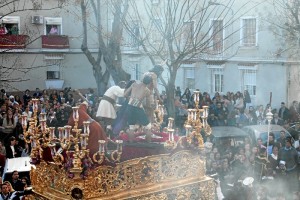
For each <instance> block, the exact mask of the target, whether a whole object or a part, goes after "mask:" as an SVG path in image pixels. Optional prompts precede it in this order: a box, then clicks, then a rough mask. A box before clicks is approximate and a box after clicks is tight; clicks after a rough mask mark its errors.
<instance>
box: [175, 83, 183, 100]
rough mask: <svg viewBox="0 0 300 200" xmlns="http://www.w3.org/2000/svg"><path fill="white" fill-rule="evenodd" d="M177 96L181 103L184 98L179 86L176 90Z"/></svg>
mask: <svg viewBox="0 0 300 200" xmlns="http://www.w3.org/2000/svg"><path fill="white" fill-rule="evenodd" d="M175 96H178V97H179V99H180V101H181V97H182V96H181V89H180V87H179V86H177V87H176V89H175Z"/></svg>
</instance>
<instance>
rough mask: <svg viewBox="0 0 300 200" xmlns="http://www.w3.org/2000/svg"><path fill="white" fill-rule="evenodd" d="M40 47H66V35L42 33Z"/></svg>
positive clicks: (67, 44) (67, 42) (67, 39)
mask: <svg viewBox="0 0 300 200" xmlns="http://www.w3.org/2000/svg"><path fill="white" fill-rule="evenodd" d="M42 47H43V48H46V49H67V48H69V47H70V45H69V38H68V36H66V35H42Z"/></svg>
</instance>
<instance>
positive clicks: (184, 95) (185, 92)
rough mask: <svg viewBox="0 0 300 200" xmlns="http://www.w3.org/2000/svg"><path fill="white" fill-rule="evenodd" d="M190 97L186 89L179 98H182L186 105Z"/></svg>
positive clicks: (188, 90) (189, 92)
mask: <svg viewBox="0 0 300 200" xmlns="http://www.w3.org/2000/svg"><path fill="white" fill-rule="evenodd" d="M191 96H192V94H191V91H190V89H189V88H186V89H185V91H184V93H183V94H182V96H181V99H183V98H184V99H185V100H186V103H189V102H190V98H191Z"/></svg>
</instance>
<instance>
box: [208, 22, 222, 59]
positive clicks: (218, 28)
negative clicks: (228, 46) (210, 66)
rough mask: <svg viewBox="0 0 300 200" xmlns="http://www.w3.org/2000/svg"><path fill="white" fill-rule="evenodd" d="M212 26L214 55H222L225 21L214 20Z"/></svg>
mask: <svg viewBox="0 0 300 200" xmlns="http://www.w3.org/2000/svg"><path fill="white" fill-rule="evenodd" d="M211 26H212V27H211V30H212V31H211V32H212V34H211V39H212V50H213V52H214V53H222V52H223V39H224V29H223V20H212V22H211Z"/></svg>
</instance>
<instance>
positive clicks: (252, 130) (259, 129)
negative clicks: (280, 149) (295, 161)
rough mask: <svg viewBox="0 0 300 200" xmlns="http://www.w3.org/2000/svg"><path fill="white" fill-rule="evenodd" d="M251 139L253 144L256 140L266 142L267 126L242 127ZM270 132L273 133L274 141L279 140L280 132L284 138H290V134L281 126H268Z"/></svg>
mask: <svg viewBox="0 0 300 200" xmlns="http://www.w3.org/2000/svg"><path fill="white" fill-rule="evenodd" d="M242 129H243V130H244V131H245V132H246V133H247V134H248V135H249V136H250V138H251V140H252V142H253V143H254V144H255V143H256V141H257V138H261V139H262V141H263V143H266V142H267V138H268V125H251V126H244V127H243V128H242ZM269 131H270V132H272V133H274V135H275V138H274V139H275V141H277V140H278V139H279V138H280V132H281V131H284V132H285V136H286V137H292V136H291V134H290V133H289V132H288V131H287V130H286V129H285V128H283V127H282V126H280V125H275V124H271V125H270V130H269Z"/></svg>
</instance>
